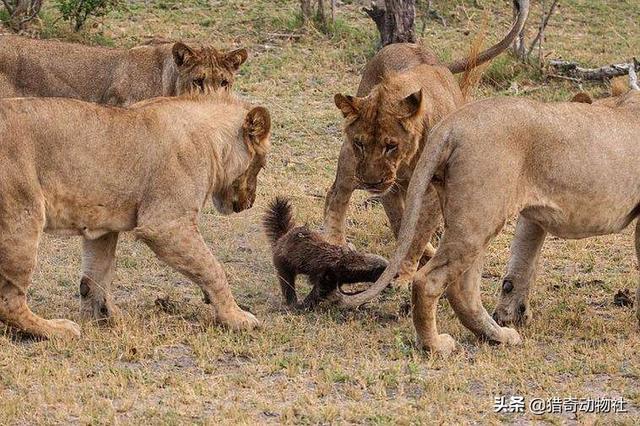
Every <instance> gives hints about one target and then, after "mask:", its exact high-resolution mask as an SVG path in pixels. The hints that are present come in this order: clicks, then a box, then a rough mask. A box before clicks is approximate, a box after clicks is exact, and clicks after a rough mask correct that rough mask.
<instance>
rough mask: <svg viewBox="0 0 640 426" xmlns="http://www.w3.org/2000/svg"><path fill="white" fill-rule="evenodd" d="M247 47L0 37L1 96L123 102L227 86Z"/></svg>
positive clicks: (231, 83) (208, 90) (245, 53)
mask: <svg viewBox="0 0 640 426" xmlns="http://www.w3.org/2000/svg"><path fill="white" fill-rule="evenodd" d="M246 59H247V51H246V50H245V49H238V50H234V51H232V52H227V53H225V52H221V51H218V50H216V49H215V48H213V47H200V48H195V47H189V46H187V45H185V44H184V43H180V42H178V43H152V44H149V45H144V46H138V47H134V48H132V49H109V48H104V47H92V46H84V45H81V44H76V43H65V42H60V41H49V40H33V39H29V38H25V37H18V36H13V35H4V36H0V98H10V97H27V96H37V97H52V96H54V97H63V98H75V99H81V100H85V101H89V102H97V103H102V104H108V105H114V106H124V105H129V104H132V103H135V102H138V101H141V100H143V99H149V98H153V97H158V96H178V95H181V94H185V93H209V92H212V91H217V90H223V91H228V90H230V89H231V86H232V85H233V80H234V76H235V74H236V73H237V71H238V69H239V67H240V65H242V63H243V62H244V61H245V60H246Z"/></svg>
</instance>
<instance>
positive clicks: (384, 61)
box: [324, 0, 529, 259]
mask: <svg viewBox="0 0 640 426" xmlns="http://www.w3.org/2000/svg"><path fill="white" fill-rule="evenodd" d="M516 3H517V4H518V7H519V8H520V9H519V10H521V13H520V14H519V15H518V19H517V22H516V23H515V24H514V26H513V27H512V29H511V31H510V32H509V34H508V35H507V36H506V37H505V38H504V39H503V40H502V41H501V42H499V43H498V44H497V45H495V46H492V47H491V48H489V49H487V50H486V51H484V52H478V43H474V44H473V46H472V49H471V50H472V53H471V55H470V57H468V58H465V59H464V60H460V61H454V63H452V64H449V65H448V66H444V65H441V64H440V63H439V61H438V60H437V57H436V55H435V54H434V53H433V52H431V51H430V50H429V49H427V48H425V47H423V46H419V45H416V44H408V43H398V44H392V45H389V46H386V47H384V48H383V49H381V50H380V51H379V52H378V53H377V54H376V55H375V56H374V57H373V58H372V59H371V60H370V61H369V62H368V63H367V65H366V66H365V68H364V71H363V74H362V80H361V81H360V85H359V87H358V91H357V94H356V96H355V97H352V96H344V95H342V94H338V95H336V96H335V103H336V106H337V107H338V108H339V109H340V110H341V112H342V114H343V116H344V118H345V120H344V135H345V141H344V143H343V145H342V147H341V149H340V156H339V159H338V166H337V171H336V177H335V180H334V182H333V185H332V186H331V188H330V189H329V192H328V193H327V196H326V200H325V212H324V229H325V238H326V239H327V240H328V241H330V242H332V243H335V244H345V243H346V239H345V222H346V212H347V208H348V205H349V200H350V199H351V195H352V193H353V191H355V190H356V189H360V190H366V191H369V192H370V193H372V194H374V195H377V196H379V198H380V200H381V202H382V204H383V206H384V209H385V213H386V215H387V217H388V219H389V223H390V226H391V229H392V231H393V233H394V236H396V237H397V235H398V230H399V229H400V222H401V220H402V216H403V214H404V205H405V194H406V190H407V186H408V184H409V180H410V179H411V176H412V175H413V171H414V167H415V164H416V162H417V160H418V158H419V155H420V152H421V151H422V149H423V147H424V143H425V142H426V140H427V139H426V135H427V134H428V132H429V130H430V129H431V128H432V127H433V126H434V125H436V124H437V123H438V122H439V121H440V120H442V119H443V118H444V117H446V116H447V115H449V114H450V113H452V112H453V111H455V110H457V109H458V108H460V107H461V106H462V105H463V104H464V103H465V102H466V100H467V99H465V94H464V93H463V91H464V92H465V93H466V92H468V87H464V88H463V90H461V87H460V85H459V84H458V82H456V80H455V78H454V75H453V72H461V71H464V70H465V69H466V70H467V71H469V72H470V71H471V68H472V67H473V66H476V65H479V64H481V63H483V62H486V61H488V60H490V59H491V58H493V57H495V56H497V55H498V54H500V52H502V51H503V50H505V49H506V48H507V47H508V46H509V44H510V43H511V41H512V40H513V39H514V38H515V37H516V35H517V34H518V31H519V29H521V28H522V26H523V25H524V22H525V20H526V17H527V14H528V10H529V2H528V0H525V1H518V2H516ZM477 77H478V75H477V74H475V76H473V75H471V74H469V75H467V77H466V78H465V79H464V81H465V82H466V83H465V84H473V82H474V81H477ZM429 197H431V198H432V199H434V200H435V199H436V193H435V190H434V189H431V191H430V195H429ZM440 218H441V214H440V212H439V209H436V210H434V211H432V212H425V215H424V217H423V218H421V220H422V221H424V222H425V223H438V222H439V221H440ZM423 238H424V239H425V240H426V242H427V243H428V241H429V240H430V238H431V235H424V236H423ZM426 247H427V248H426V251H424V256H425V257H426V258H428V257H430V256H431V255H432V254H433V252H434V249H433V247H431V245H430V244H428V245H427V246H426ZM412 255H413V256H414V257H416V258H417V259H420V257H421V256H422V255H423V252H420V253H412Z"/></svg>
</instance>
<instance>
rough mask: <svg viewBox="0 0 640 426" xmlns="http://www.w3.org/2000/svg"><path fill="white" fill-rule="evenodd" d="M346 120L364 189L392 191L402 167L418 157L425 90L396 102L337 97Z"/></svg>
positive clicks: (375, 95) (373, 97)
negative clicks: (423, 93) (416, 155)
mask: <svg viewBox="0 0 640 426" xmlns="http://www.w3.org/2000/svg"><path fill="white" fill-rule="evenodd" d="M335 103H336V106H337V107H338V108H339V109H340V110H341V111H342V113H343V115H344V117H345V125H344V134H345V137H346V140H347V143H348V144H350V146H351V149H352V150H353V153H354V157H355V161H356V167H355V171H356V176H355V177H356V180H357V183H358V186H359V188H360V189H364V190H367V191H369V192H371V193H374V194H382V193H384V192H386V191H388V190H389V189H390V188H391V187H392V186H393V184H394V182H395V180H396V174H397V171H398V168H399V167H400V165H401V164H402V163H403V162H409V161H410V159H411V158H412V157H413V156H414V155H415V153H416V151H417V149H418V145H419V141H420V138H421V137H422V132H423V121H424V118H423V106H422V91H421V90H419V91H417V92H415V93H412V94H410V95H409V96H406V97H404V98H401V99H398V100H396V101H394V100H393V99H392V98H388V97H385V96H381V94H380V93H379V92H372V94H371V95H369V96H367V97H365V98H356V97H353V96H344V95H341V94H338V95H336V96H335Z"/></svg>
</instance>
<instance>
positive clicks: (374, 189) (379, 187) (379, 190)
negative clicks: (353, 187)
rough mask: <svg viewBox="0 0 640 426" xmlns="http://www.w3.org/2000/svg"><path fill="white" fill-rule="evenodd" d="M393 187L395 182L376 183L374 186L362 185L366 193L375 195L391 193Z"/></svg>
mask: <svg viewBox="0 0 640 426" xmlns="http://www.w3.org/2000/svg"><path fill="white" fill-rule="evenodd" d="M392 186H393V181H386V182H376V183H373V184H369V183H364V182H362V184H361V187H362V189H364V190H365V191H367V192H369V193H371V194H373V195H382V194H384V193H386V192H387V191H389V189H391V187H392Z"/></svg>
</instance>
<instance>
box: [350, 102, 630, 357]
mask: <svg viewBox="0 0 640 426" xmlns="http://www.w3.org/2000/svg"><path fill="white" fill-rule="evenodd" d="M639 113H640V91H629V92H627V93H626V94H624V95H621V96H618V97H613V98H607V99H601V100H597V101H594V102H593V104H584V103H576V102H562V103H542V102H537V101H532V100H526V99H519V98H495V99H488V100H485V101H480V102H476V103H473V104H471V105H468V106H466V107H464V108H463V109H461V110H459V111H457V112H455V113H453V114H452V115H450V116H449V117H447V118H446V119H445V120H443V122H442V123H440V124H439V125H438V126H437V127H436V128H434V129H433V130H432V131H431V133H430V135H429V140H428V142H427V145H426V146H425V149H424V152H423V154H422V156H421V158H420V161H419V162H418V164H417V165H416V171H415V173H414V176H413V179H412V180H411V184H410V185H409V190H408V194H407V212H408V214H407V215H406V216H405V217H404V218H403V221H402V227H401V230H400V244H399V246H398V249H397V251H396V253H395V255H394V257H393V259H392V261H391V263H390V266H389V268H388V269H387V270H386V271H385V273H384V274H383V275H382V277H381V278H380V279H379V280H378V282H376V284H374V285H373V286H372V287H371V288H370V289H368V290H366V291H365V292H364V293H361V294H359V295H356V296H352V297H346V298H345V300H344V303H345V304H347V305H353V304H359V303H362V302H364V301H366V300H369V299H370V298H371V297H372V296H373V295H375V294H378V293H379V292H380V291H381V290H382V289H383V288H384V287H385V286H386V285H388V283H389V282H390V281H391V280H393V279H407V278H408V277H406V276H405V277H403V276H400V277H398V275H397V274H398V273H399V272H400V271H401V270H402V265H403V263H407V262H409V263H410V262H413V259H411V257H410V256H409V253H411V251H412V248H411V247H412V246H413V245H416V244H417V245H419V244H421V237H420V235H421V234H424V233H429V232H431V231H432V229H430V228H428V227H427V226H425V225H424V224H421V223H420V220H419V218H420V215H421V211H423V210H425V209H426V210H429V209H433V208H434V207H435V206H434V205H433V204H432V200H430V199H428V198H427V197H425V194H426V189H427V188H428V186H429V184H430V183H431V184H434V185H435V186H436V189H437V191H438V198H439V203H440V205H442V206H444V217H445V228H444V234H443V236H442V238H441V240H440V244H439V246H438V250H437V252H436V253H435V255H434V257H433V258H432V259H431V260H430V261H429V263H427V265H426V266H424V267H423V268H421V269H420V271H418V272H417V273H416V274H415V276H414V277H413V286H412V288H413V306H414V309H413V321H414V324H415V327H416V332H417V335H418V340H419V342H420V343H421V344H422V345H424V346H425V347H427V348H429V349H431V350H434V351H440V352H445V353H448V352H450V351H451V350H453V348H454V347H455V342H454V340H453V339H452V338H451V336H449V335H446V334H440V335H439V334H438V330H437V327H436V323H435V310H436V306H437V302H438V299H439V297H440V296H441V294H442V293H443V292H444V291H445V290H446V292H447V299H448V301H449V303H450V304H451V306H452V307H453V308H454V310H455V311H456V314H457V316H458V318H459V319H460V320H461V321H462V323H463V324H464V325H465V326H466V327H467V328H469V329H470V330H471V331H473V332H474V333H475V334H476V335H477V336H479V337H480V338H482V339H486V340H490V341H495V342H501V343H509V344H515V343H518V342H520V337H519V335H518V333H517V332H516V331H515V330H513V329H511V328H506V327H501V326H500V325H499V324H498V323H497V322H496V321H495V320H494V319H493V318H492V317H491V316H489V315H488V313H487V312H486V311H485V309H484V307H483V306H482V301H481V299H480V280H481V272H482V256H483V253H484V252H485V250H486V247H487V245H488V244H489V243H490V242H491V240H492V239H493V238H494V237H495V235H496V234H497V233H498V232H499V231H500V230H501V229H502V227H503V226H504V224H505V223H506V221H507V220H508V219H509V218H510V217H512V215H513V214H514V213H517V214H519V218H518V223H517V226H516V233H515V237H514V241H513V243H512V247H511V259H510V260H509V266H508V273H507V278H509V279H510V280H513V282H511V283H510V284H509V285H506V286H504V287H503V295H502V296H501V297H502V299H501V301H500V304H499V305H498V308H497V310H496V313H497V314H498V315H499V316H502V317H503V318H506V319H507V320H508V319H510V318H509V317H510V316H511V315H513V314H514V311H516V310H522V311H524V310H526V309H528V301H527V298H526V295H527V294H528V289H529V285H530V283H531V281H532V277H533V276H534V275H535V266H536V262H537V259H538V257H539V254H540V250H541V248H542V244H543V242H544V239H545V236H546V234H547V233H550V234H552V235H555V236H557V237H560V238H568V239H577V238H586V237H590V236H595V235H606V234H611V233H617V232H620V231H622V230H623V229H625V228H626V227H627V226H628V225H629V224H630V223H631V222H632V221H634V220H636V219H637V217H638V216H639V215H640V168H639V167H638V158H640V143H639V142H640V121H639V120H638V114H639ZM505 118H506V119H505ZM445 171H446V172H445ZM635 240H636V249H637V250H636V251H637V252H638V261H640V225H636V234H635ZM396 277H397V278H396ZM514 295H517V296H514ZM637 296H638V298H640V287H639V289H638V293H637ZM523 313H524V312H520V314H523ZM637 316H638V319H639V320H640V309H638V311H637Z"/></svg>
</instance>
